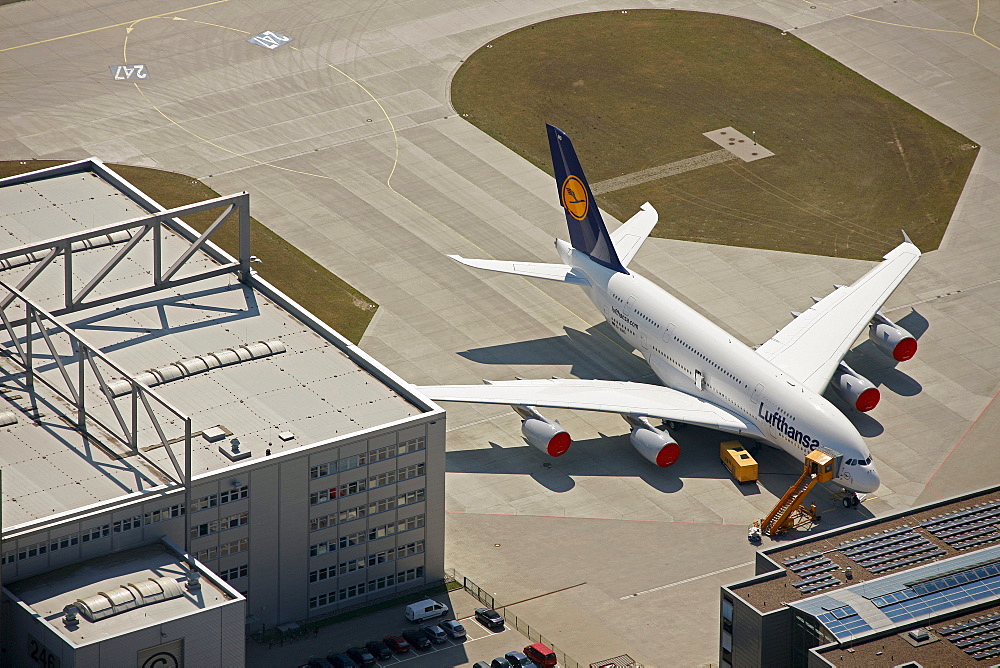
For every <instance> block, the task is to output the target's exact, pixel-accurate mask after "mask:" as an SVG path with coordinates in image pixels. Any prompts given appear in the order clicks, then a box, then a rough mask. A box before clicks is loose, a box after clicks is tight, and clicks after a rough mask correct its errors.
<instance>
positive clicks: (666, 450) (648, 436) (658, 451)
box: [629, 426, 681, 468]
mask: <svg viewBox="0 0 1000 668" xmlns="http://www.w3.org/2000/svg"><path fill="white" fill-rule="evenodd" d="M629 440H630V441H631V442H632V447H633V448H635V449H636V450H637V451H638V452H639V454H640V455H642V456H643V457H645V458H646V459H647V460H649V461H651V462H652V463H654V464H656V465H657V466H660V467H664V468H666V467H667V466H670V465H671V464H673V463H674V462H676V461H677V458H678V457H680V455H681V446H679V445H677V441H675V440H674V437H673V436H671V435H670V433H669V432H667V431H661V430H659V429H655V428H653V427H644V426H636V427H633V428H632V433H631V434H630V435H629Z"/></svg>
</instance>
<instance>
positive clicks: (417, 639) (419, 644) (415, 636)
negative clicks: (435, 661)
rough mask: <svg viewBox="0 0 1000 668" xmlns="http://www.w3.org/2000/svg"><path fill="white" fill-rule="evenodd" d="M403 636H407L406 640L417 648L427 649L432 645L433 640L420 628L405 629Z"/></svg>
mask: <svg viewBox="0 0 1000 668" xmlns="http://www.w3.org/2000/svg"><path fill="white" fill-rule="evenodd" d="M403 637H404V638H406V642H408V643H410V645H412V646H413V647H416V648H417V649H427V648H428V647H430V646H431V641H430V640H428V639H427V636H425V635H424V634H423V633H421V632H420V631H419V630H418V629H407V630H406V631H403Z"/></svg>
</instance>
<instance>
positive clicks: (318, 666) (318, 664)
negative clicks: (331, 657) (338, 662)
mask: <svg viewBox="0 0 1000 668" xmlns="http://www.w3.org/2000/svg"><path fill="white" fill-rule="evenodd" d="M308 665H309V668H330V666H332V665H333V664H332V663H330V662H329V661H327V660H326V659H309V664H308Z"/></svg>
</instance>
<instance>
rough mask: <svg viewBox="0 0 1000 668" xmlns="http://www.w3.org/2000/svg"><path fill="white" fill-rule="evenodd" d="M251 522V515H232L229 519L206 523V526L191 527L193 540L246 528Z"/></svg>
mask: <svg viewBox="0 0 1000 668" xmlns="http://www.w3.org/2000/svg"><path fill="white" fill-rule="evenodd" d="M249 521H250V519H249V513H237V514H235V515H230V516H229V517H223V518H220V519H217V520H212V521H211V522H205V523H204V524H198V525H196V526H192V527H191V538H200V537H201V536H211V535H212V534H214V533H219V532H221V531H228V530H229V529H235V528H236V527H242V526H246V525H247V524H248V523H249Z"/></svg>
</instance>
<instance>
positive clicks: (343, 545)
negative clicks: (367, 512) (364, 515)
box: [339, 531, 366, 550]
mask: <svg viewBox="0 0 1000 668" xmlns="http://www.w3.org/2000/svg"><path fill="white" fill-rule="evenodd" d="M365 533H366V532H364V531H355V532H354V533H349V534H347V535H346V536H341V537H340V541H339V545H340V549H341V550H344V549H347V548H349V547H351V546H352V545H361V544H362V543H364V542H365Z"/></svg>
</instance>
